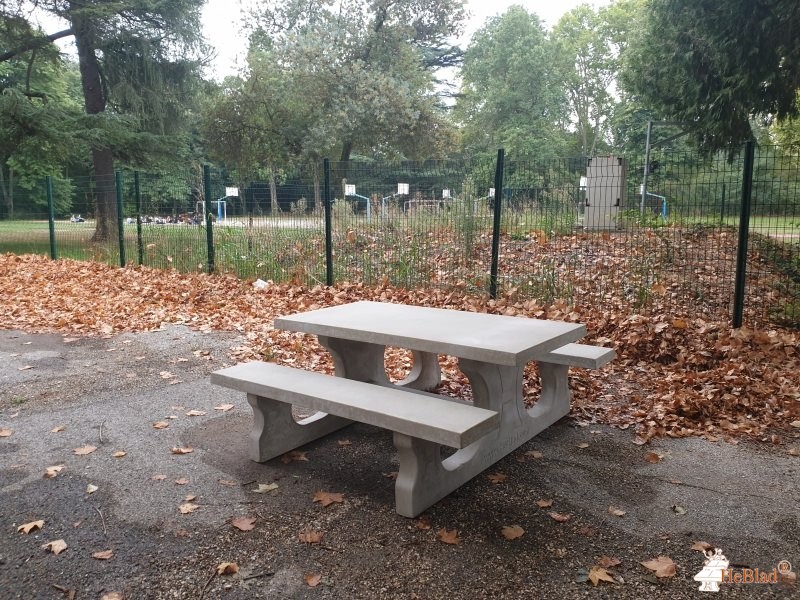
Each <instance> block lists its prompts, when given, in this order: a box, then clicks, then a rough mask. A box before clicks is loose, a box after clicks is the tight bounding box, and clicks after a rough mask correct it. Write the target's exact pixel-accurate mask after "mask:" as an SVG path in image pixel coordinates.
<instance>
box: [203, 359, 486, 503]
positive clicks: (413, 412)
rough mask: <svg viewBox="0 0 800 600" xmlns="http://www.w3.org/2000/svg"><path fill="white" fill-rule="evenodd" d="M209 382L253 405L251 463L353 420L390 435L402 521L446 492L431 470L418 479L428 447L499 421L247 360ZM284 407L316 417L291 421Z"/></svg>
mask: <svg viewBox="0 0 800 600" xmlns="http://www.w3.org/2000/svg"><path fill="white" fill-rule="evenodd" d="M211 383H214V384H217V385H221V386H224V387H228V388H232V389H235V390H239V391H242V392H245V393H246V394H247V401H248V402H249V403H250V406H252V408H253V428H252V430H251V434H250V439H251V444H252V449H251V458H252V459H253V460H255V461H256V462H264V461H267V460H270V459H272V458H275V457H277V456H280V455H282V454H284V453H286V452H289V451H290V450H294V449H295V448H298V447H300V446H302V445H304V444H306V443H308V442H310V441H313V440H315V439H317V438H319V437H321V436H323V435H326V434H328V433H331V432H333V431H336V430H337V429H340V428H342V427H344V426H346V425H349V424H350V423H352V422H353V421H358V422H360V423H366V424H369V425H375V426H377V427H381V428H383V429H388V430H390V431H393V432H394V442H395V446H397V447H398V451H399V454H400V469H399V473H398V477H397V483H396V484H395V499H396V508H397V512H398V513H399V514H401V515H404V516H408V517H413V516H416V515H417V514H419V513H420V512H421V511H422V510H424V509H425V508H427V507H428V506H430V505H431V504H433V502H435V501H437V500H439V499H441V498H442V497H444V496H446V495H447V494H448V493H450V492H451V491H453V489H454V488H453V487H452V485H451V484H450V482H449V481H442V480H441V478H439V477H435V476H434V474H433V472H432V475H431V476H425V475H424V474H421V472H422V471H425V467H424V464H425V463H427V462H428V461H430V460H431V458H430V457H429V456H428V454H427V452H428V451H429V449H430V448H431V447H435V448H438V447H439V446H442V445H443V446H449V447H451V448H456V449H462V448H466V447H467V446H470V445H471V444H473V443H475V442H478V441H480V440H481V439H482V438H484V437H485V436H486V435H487V434H489V433H491V432H495V431H496V430H497V428H498V427H499V424H500V415H499V414H498V413H497V412H496V411H493V410H488V409H485V408H480V407H477V406H473V405H469V404H463V403H460V402H453V401H450V400H449V399H447V398H445V397H443V396H436V395H433V394H427V393H424V392H417V391H414V390H409V389H407V388H406V389H404V388H398V387H394V386H388V387H387V386H383V385H377V384H374V383H364V382H362V381H356V380H353V379H345V378H342V377H333V376H330V375H323V374H322V373H315V372H313V371H304V370H301V369H294V368H292V367H285V366H281V365H276V364H274V363H263V362H250V363H243V364H240V365H237V366H235V367H230V368H227V369H222V370H220V371H216V372H214V373H212V374H211ZM292 405H298V406H301V407H304V408H309V409H312V410H316V411H320V412H318V413H317V414H315V415H312V416H310V417H308V418H306V419H302V420H299V421H296V420H295V419H294V417H293V415H292ZM417 448H421V449H420V450H417ZM436 454H438V451H437V452H436Z"/></svg>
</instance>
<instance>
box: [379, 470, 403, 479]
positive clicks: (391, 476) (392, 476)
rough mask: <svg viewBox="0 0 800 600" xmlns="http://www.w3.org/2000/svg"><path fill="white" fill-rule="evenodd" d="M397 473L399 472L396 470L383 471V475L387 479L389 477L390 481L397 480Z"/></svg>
mask: <svg viewBox="0 0 800 600" xmlns="http://www.w3.org/2000/svg"><path fill="white" fill-rule="evenodd" d="M399 474H400V473H399V472H397V471H389V472H388V473H384V474H383V476H384V477H386V478H387V479H391V480H392V481H397V476H398V475H399Z"/></svg>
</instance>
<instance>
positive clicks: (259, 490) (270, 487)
mask: <svg viewBox="0 0 800 600" xmlns="http://www.w3.org/2000/svg"><path fill="white" fill-rule="evenodd" d="M278 487H280V486H279V485H278V484H277V483H259V484H258V486H256V488H255V489H254V490H253V493H255V494H266V493H267V492H274V491H275V490H277V489H278Z"/></svg>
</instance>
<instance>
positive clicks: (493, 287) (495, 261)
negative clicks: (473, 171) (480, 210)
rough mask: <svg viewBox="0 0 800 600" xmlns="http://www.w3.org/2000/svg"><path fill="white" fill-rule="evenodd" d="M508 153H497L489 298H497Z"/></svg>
mask: <svg viewBox="0 0 800 600" xmlns="http://www.w3.org/2000/svg"><path fill="white" fill-rule="evenodd" d="M505 155H506V151H505V150H504V149H503V148H500V149H499V150H498V151H497V166H496V167H495V171H494V224H493V225H492V266H491V270H490V272H489V297H490V298H497V270H498V266H499V260H500V212H501V206H503V170H504V169H505Z"/></svg>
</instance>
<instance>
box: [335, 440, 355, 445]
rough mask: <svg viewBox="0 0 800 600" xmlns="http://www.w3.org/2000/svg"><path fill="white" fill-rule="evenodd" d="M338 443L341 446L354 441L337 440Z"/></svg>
mask: <svg viewBox="0 0 800 600" xmlns="http://www.w3.org/2000/svg"><path fill="white" fill-rule="evenodd" d="M336 443H337V444H339V445H340V446H350V445H351V444H352V443H353V442H351V441H350V440H336Z"/></svg>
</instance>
